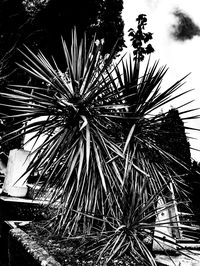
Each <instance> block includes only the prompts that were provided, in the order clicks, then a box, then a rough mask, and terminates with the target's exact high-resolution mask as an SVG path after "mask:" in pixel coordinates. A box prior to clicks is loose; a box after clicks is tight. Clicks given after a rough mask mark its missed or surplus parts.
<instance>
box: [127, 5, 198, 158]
mask: <svg viewBox="0 0 200 266" xmlns="http://www.w3.org/2000/svg"><path fill="white" fill-rule="evenodd" d="M199 7H200V1H199V0H124V10H123V14H122V16H123V19H124V21H125V29H124V34H125V38H126V40H127V43H126V44H127V45H128V46H129V47H130V42H128V40H129V38H128V29H130V28H131V27H132V28H134V29H136V27H137V23H136V18H137V16H138V15H139V14H142V13H143V14H146V15H147V19H148V24H147V27H146V31H150V32H152V33H153V41H152V42H151V44H152V45H153V47H154V49H155V50H156V52H154V53H153V56H152V59H151V60H152V63H153V62H154V61H155V60H160V66H162V65H167V66H168V67H169V70H168V72H167V75H166V76H165V78H164V82H163V86H164V88H166V86H167V87H168V86H170V85H172V84H173V83H174V82H176V81H177V80H178V79H181V78H182V77H183V76H185V75H186V74H188V73H191V74H190V76H189V77H187V79H186V84H184V85H183V87H182V88H181V90H184V91H186V90H190V89H193V91H192V92H189V94H187V96H183V97H182V98H181V100H179V101H176V102H172V103H171V105H170V106H168V107H166V108H167V109H166V110H168V109H169V108H170V107H177V106H179V105H180V104H182V103H186V102H188V101H190V100H194V102H192V103H191V104H190V105H188V106H187V107H186V108H187V109H193V108H200V67H198V63H199V62H200V51H199V50H200V36H196V37H194V38H193V39H192V40H187V41H184V42H182V41H175V40H174V39H173V38H172V37H171V36H170V31H172V29H173V24H176V18H175V16H173V14H172V12H173V11H174V10H175V9H177V8H178V9H179V10H181V11H182V12H184V13H185V14H187V15H189V16H190V17H191V19H193V21H194V22H195V23H196V24H197V25H198V26H199V27H200V15H199ZM191 114H192V115H194V114H199V115H200V110H198V111H196V112H193V113H191ZM185 125H186V126H190V127H193V128H199V129H200V118H199V119H195V120H192V121H188V122H187V123H185ZM187 133H188V132H187ZM188 136H189V137H190V139H189V141H190V145H191V147H193V148H195V149H199V150H200V132H198V131H190V132H189V135H188ZM193 138H195V139H193ZM191 155H192V157H193V159H194V160H196V161H198V162H200V152H197V151H193V150H191Z"/></svg>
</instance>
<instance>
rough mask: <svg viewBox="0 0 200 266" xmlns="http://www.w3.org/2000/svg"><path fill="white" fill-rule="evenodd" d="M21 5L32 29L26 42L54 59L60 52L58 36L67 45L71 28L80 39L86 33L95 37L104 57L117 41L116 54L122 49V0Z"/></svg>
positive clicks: (59, 56)
mask: <svg viewBox="0 0 200 266" xmlns="http://www.w3.org/2000/svg"><path fill="white" fill-rule="evenodd" d="M30 2H31V5H30ZM23 3H24V6H25V10H26V11H27V14H29V17H30V18H31V24H32V26H33V27H34V32H33V35H32V37H31V38H30V39H29V43H30V44H31V45H33V44H34V45H36V46H38V47H39V48H40V49H41V50H42V51H44V52H46V53H48V54H50V55H52V54H53V55H54V57H56V58H57V59H59V58H61V53H62V51H60V50H59V49H58V47H60V46H61V45H60V43H61V35H62V36H63V37H64V38H65V39H68V40H69V43H70V40H71V29H72V28H73V27H75V26H76V28H77V32H78V35H79V36H81V35H83V33H84V32H85V31H87V35H88V38H89V39H91V38H92V37H93V36H94V34H96V36H97V38H98V39H99V40H102V41H103V42H104V50H103V53H104V54H106V53H110V52H111V50H112V48H113V46H114V45H115V43H116V42H117V41H118V43H117V46H116V54H117V53H118V52H119V51H121V50H122V48H123V46H124V39H123V27H124V22H123V20H122V17H121V12H122V9H123V1H122V0H100V1H99V0H87V1H81V0H73V1H66V0H48V1H42V0H38V1H33V0H32V1H23ZM39 3H40V4H39Z"/></svg>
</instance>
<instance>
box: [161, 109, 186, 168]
mask: <svg viewBox="0 0 200 266" xmlns="http://www.w3.org/2000/svg"><path fill="white" fill-rule="evenodd" d="M160 127H161V132H162V134H161V135H160V136H159V145H160V147H161V148H162V149H163V150H165V151H167V152H168V153H170V154H172V155H173V156H174V157H175V158H177V159H178V160H179V161H180V162H182V163H184V164H185V165H186V166H187V167H188V168H190V167H191V155H190V144H189V142H188V140H187V136H186V133H185V128H184V123H183V120H182V119H181V117H180V115H179V112H178V110H176V109H174V108H172V109H170V110H169V112H168V113H167V115H165V116H163V121H162V123H161V126H160ZM173 167H179V168H180V166H178V165H177V166H173ZM180 171H184V169H182V170H179V171H178V172H180Z"/></svg>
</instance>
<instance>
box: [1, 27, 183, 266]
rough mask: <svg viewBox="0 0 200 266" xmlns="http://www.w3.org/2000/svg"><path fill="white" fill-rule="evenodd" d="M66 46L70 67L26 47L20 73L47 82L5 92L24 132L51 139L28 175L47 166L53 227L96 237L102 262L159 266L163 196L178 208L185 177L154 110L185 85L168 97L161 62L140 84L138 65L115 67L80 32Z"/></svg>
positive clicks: (45, 174)
mask: <svg viewBox="0 0 200 266" xmlns="http://www.w3.org/2000/svg"><path fill="white" fill-rule="evenodd" d="M62 45H63V51H64V54H63V55H64V57H65V60H66V69H65V71H61V70H60V69H59V68H58V66H57V64H56V62H55V61H54V60H53V59H52V62H50V61H48V60H47V59H46V58H45V56H44V55H43V54H42V53H41V52H39V53H38V54H37V55H36V54H34V53H33V52H32V51H30V50H29V49H28V48H26V52H22V53H23V55H24V57H25V60H24V62H23V63H22V64H20V67H21V68H23V69H24V70H25V71H26V72H28V73H29V74H30V75H31V76H34V77H36V78H37V79H38V80H39V81H40V86H39V85H38V86H37V87H36V86H31V85H15V86H9V88H8V89H7V92H6V93H2V97H8V98H10V99H12V104H10V105H9V108H11V109H12V110H13V111H15V113H16V114H15V115H12V117H20V118H21V119H22V122H23V127H22V128H20V129H18V132H17V133H19V132H20V134H21V135H25V134H27V133H34V136H33V137H32V140H33V139H34V140H37V138H39V137H40V136H41V135H43V136H44V141H43V143H42V144H41V145H40V146H39V147H37V148H34V147H33V149H32V153H33V156H34V157H33V161H32V163H31V165H30V167H29V169H28V171H31V172H32V173H34V172H36V171H38V169H41V170H40V178H39V180H38V182H40V181H42V187H41V192H43V191H46V190H50V189H52V188H53V190H51V191H52V192H51V194H50V203H51V204H53V206H54V210H55V211H54V213H53V214H52V217H51V220H50V225H51V227H52V231H53V232H54V233H61V234H62V235H67V236H68V237H69V236H73V235H76V234H87V235H88V236H89V235H91V236H92V239H93V240H94V239H96V240H97V243H98V247H99V246H100V247H101V249H99V253H98V258H97V260H99V259H100V258H101V257H102V256H103V255H105V256H107V261H110V260H111V259H112V258H114V257H116V256H122V255H123V254H129V255H130V256H132V259H134V260H135V261H136V262H137V263H139V262H141V263H143V264H144V265H155V261H154V259H153V257H152V254H151V252H150V249H149V246H148V245H147V244H145V242H143V240H144V239H146V238H147V237H148V236H150V238H151V240H152V232H153V230H154V226H155V215H156V201H157V199H158V197H159V196H160V195H161V196H162V197H163V198H164V199H166V200H165V208H170V206H171V203H170V201H169V200H167V196H166V195H168V194H169V191H170V186H169V184H170V183H172V184H173V186H174V188H175V189H176V191H177V192H179V185H180V184H181V183H182V180H181V178H180V177H179V176H178V175H177V174H176V173H174V172H173V169H170V168H169V167H168V165H169V164H166V163H165V162H166V160H173V161H177V160H176V158H174V157H173V156H172V155H170V154H168V153H167V152H165V151H163V150H162V149H161V148H160V147H158V146H157V143H156V138H157V136H158V135H159V125H160V121H161V119H162V117H161V116H160V115H154V113H155V111H156V109H159V108H160V107H161V106H162V105H163V104H166V103H168V102H169V101H171V100H172V99H174V98H176V97H180V96H181V95H182V94H183V92H180V93H179V95H178V96H177V95H176V96H173V95H174V92H176V91H177V89H179V87H180V86H181V85H182V81H183V79H181V80H179V81H178V82H177V83H175V84H174V85H172V86H171V87H170V88H168V89H167V90H165V91H163V92H160V86H161V82H162V79H163V77H164V75H165V73H166V68H165V67H161V68H158V63H157V62H156V63H155V64H154V65H153V66H152V67H150V66H149V62H148V64H147V67H146V70H145V72H144V74H143V75H142V76H141V78H139V76H138V66H137V65H135V64H139V63H140V62H138V61H135V63H134V61H133V60H132V59H131V58H130V59H129V61H125V60H124V59H122V60H121V61H120V62H119V63H118V64H113V63H112V59H113V57H112V55H110V56H109V58H107V59H106V60H104V59H103V58H102V56H101V49H102V47H101V46H100V45H97V43H96V42H95V40H93V42H92V43H91V45H90V46H89V47H87V44H86V37H85V38H84V39H83V40H81V42H80V43H78V40H77V36H76V31H73V34H72V45H71V48H70V49H68V48H67V46H66V43H65V41H64V40H62ZM136 78H137V83H136V82H135V79H136ZM30 91H31V92H32V93H30ZM1 106H2V107H4V104H3V103H1ZM2 117H3V114H2ZM40 117H43V119H39V120H37V118H40ZM3 118H4V119H6V118H8V117H7V116H6V117H3ZM11 136H13V135H11ZM7 139H10V137H9V135H8V136H7ZM5 141H6V140H5ZM177 163H179V164H180V162H177ZM183 167H184V166H183ZM163 188H164V189H163ZM167 226H168V225H167ZM96 233H97V235H98V238H97V237H95V236H94V235H95V234H96ZM99 236H100V237H99ZM90 240H91V239H90ZM90 243H94V242H91V241H90ZM95 245H96V243H95ZM95 245H94V246H93V247H92V249H91V248H88V250H89V252H90V251H91V250H93V251H94V250H96V246H95Z"/></svg>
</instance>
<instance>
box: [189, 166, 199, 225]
mask: <svg viewBox="0 0 200 266" xmlns="http://www.w3.org/2000/svg"><path fill="white" fill-rule="evenodd" d="M187 183H188V186H189V188H190V192H191V195H190V199H191V208H192V210H193V212H194V217H195V221H196V222H197V223H198V224H199V225H200V201H199V191H200V163H198V162H196V161H193V162H192V167H191V172H190V173H189V175H188V178H187Z"/></svg>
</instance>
